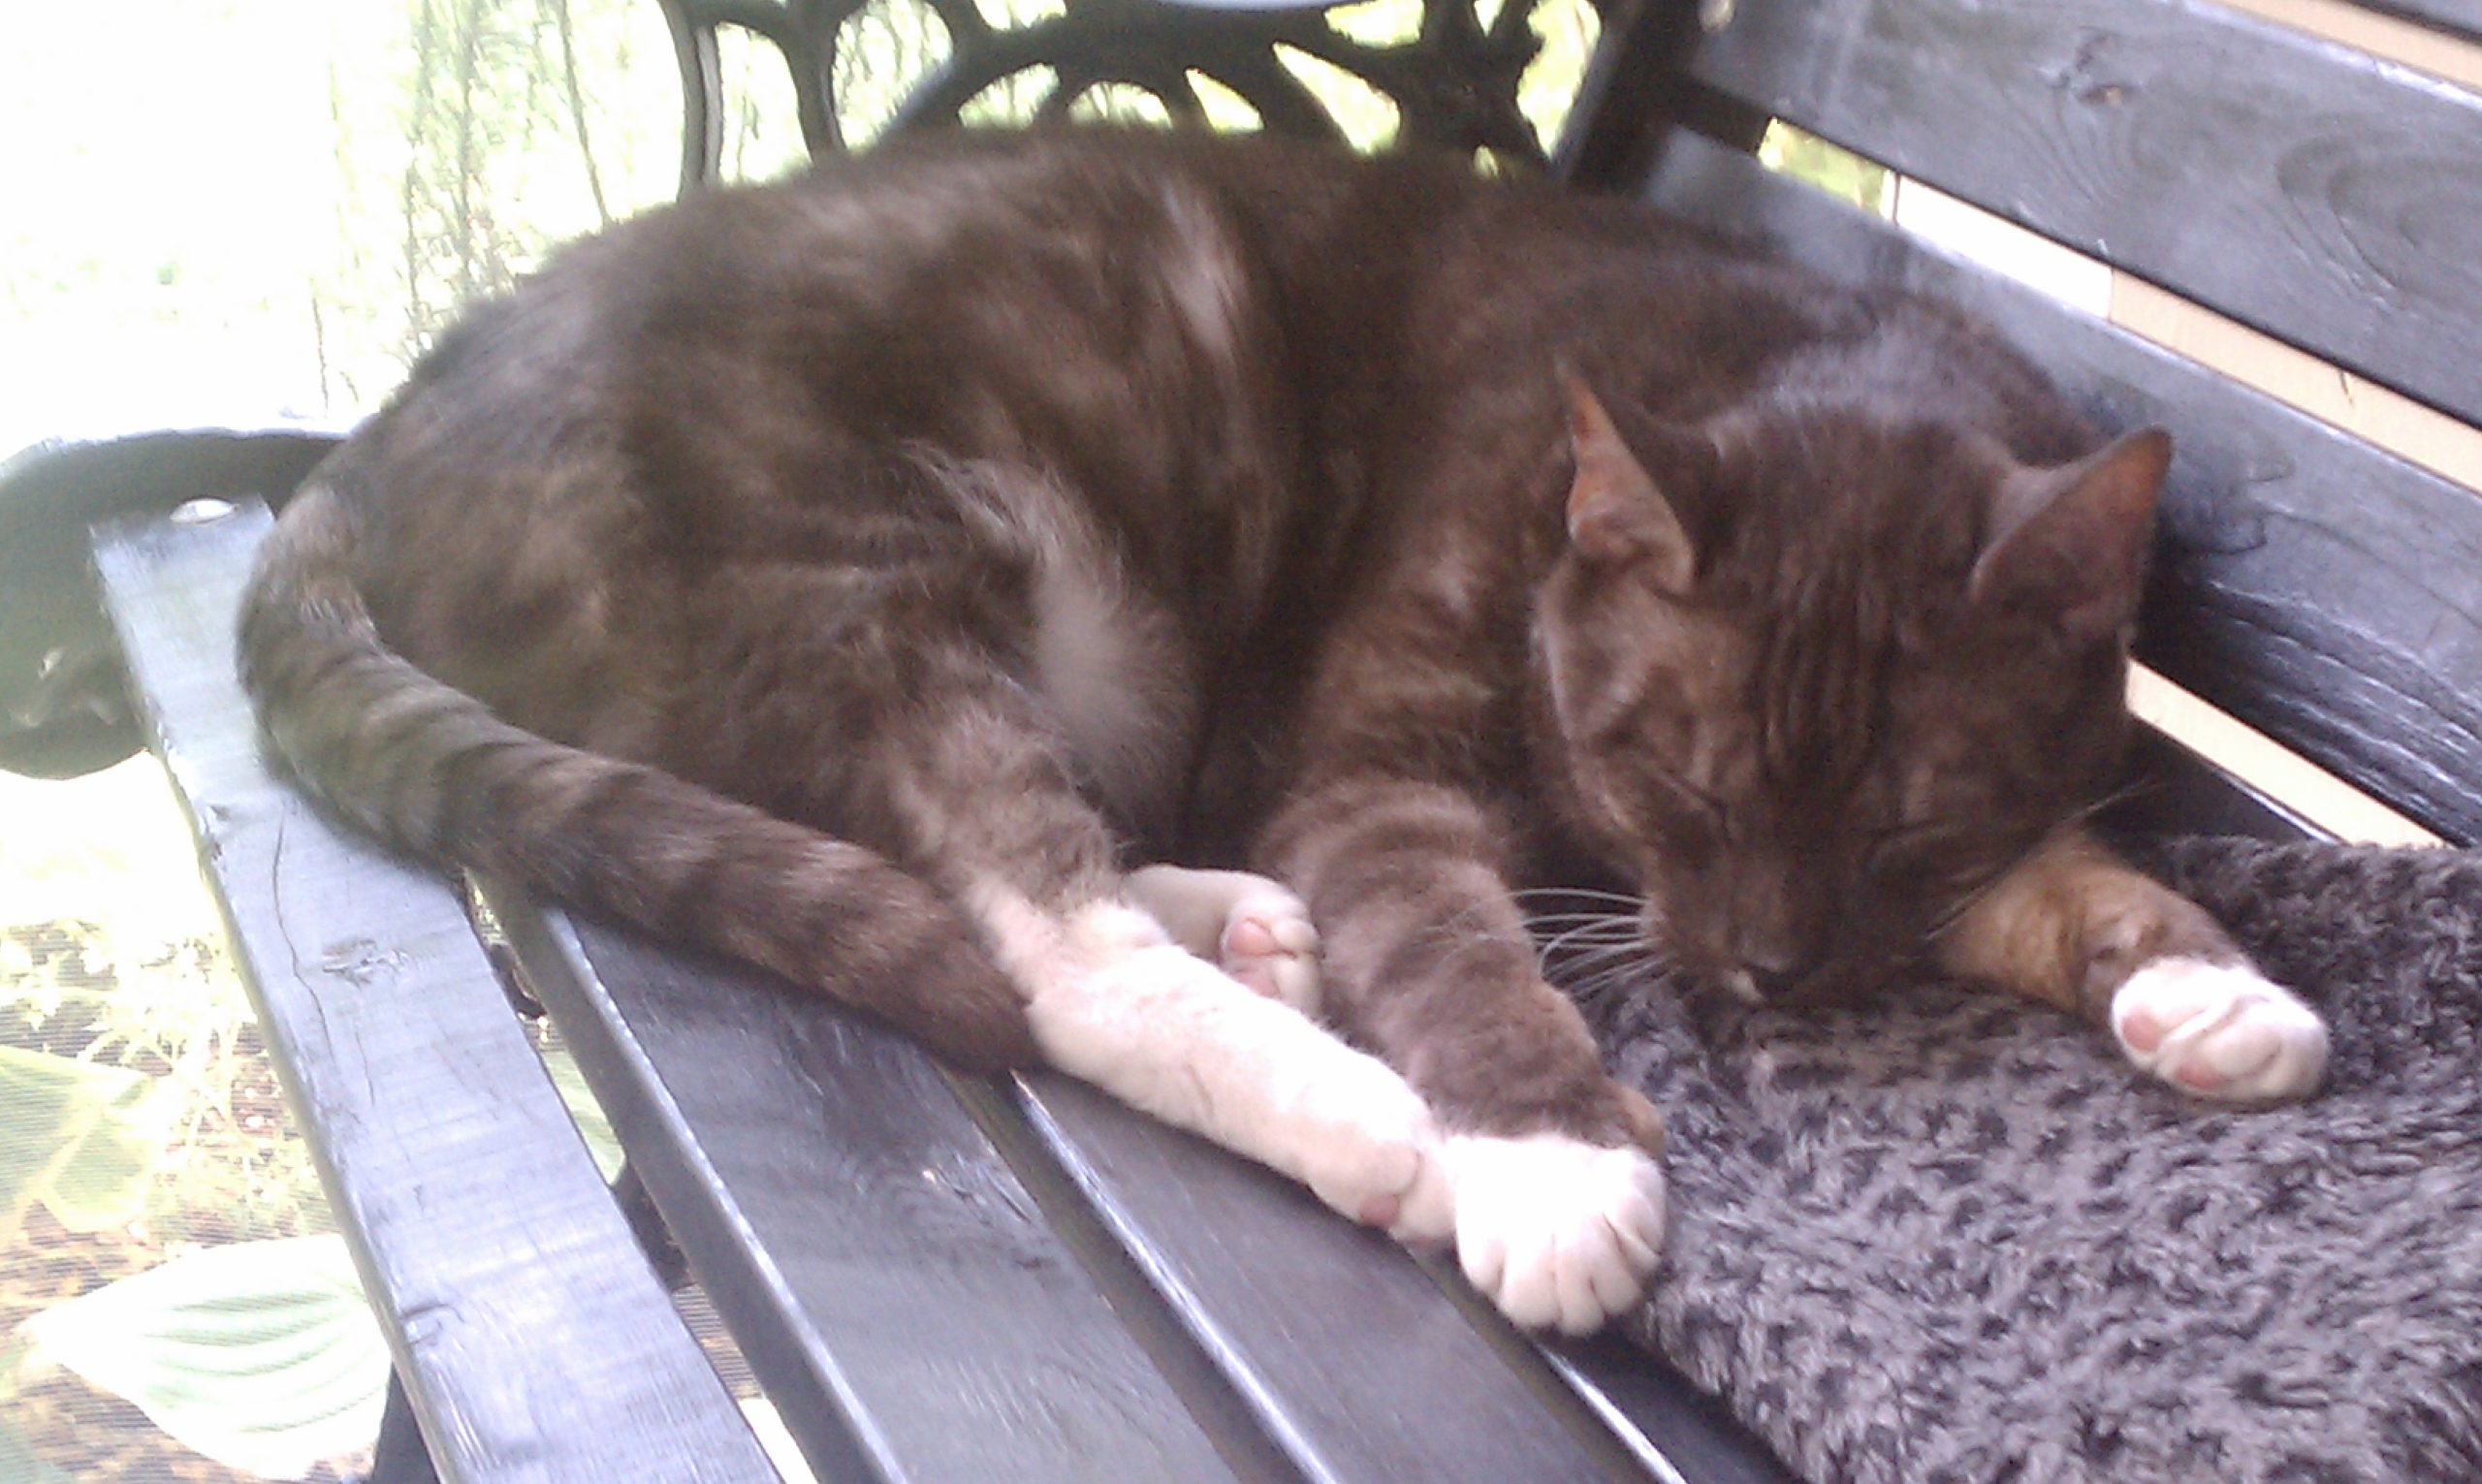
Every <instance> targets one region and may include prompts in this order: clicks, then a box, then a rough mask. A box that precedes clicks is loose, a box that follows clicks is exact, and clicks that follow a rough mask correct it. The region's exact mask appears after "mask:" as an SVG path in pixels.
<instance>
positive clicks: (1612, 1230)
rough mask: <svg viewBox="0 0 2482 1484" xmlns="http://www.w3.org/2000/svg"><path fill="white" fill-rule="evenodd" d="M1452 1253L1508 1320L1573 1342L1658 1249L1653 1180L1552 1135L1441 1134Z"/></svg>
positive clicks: (1646, 1172)
mask: <svg viewBox="0 0 2482 1484" xmlns="http://www.w3.org/2000/svg"><path fill="white" fill-rule="evenodd" d="M1444 1153H1445V1157H1446V1159H1447V1163H1448V1181H1449V1184H1450V1185H1451V1186H1452V1187H1453V1189H1454V1192H1455V1199H1456V1256H1457V1262H1458V1264H1459V1266H1461V1267H1462V1268H1463V1269H1464V1270H1465V1277H1466V1279H1467V1280H1468V1281H1470V1282H1471V1283H1473V1284H1474V1286H1475V1287H1476V1288H1478V1289H1480V1290H1481V1292H1482V1293H1483V1294H1484V1296H1486V1297H1488V1298H1489V1299H1490V1300H1491V1302H1492V1303H1494V1304H1496V1305H1498V1306H1499V1309H1500V1311H1501V1312H1502V1313H1505V1314H1507V1315H1508V1316H1509V1318H1510V1319H1511V1320H1513V1321H1514V1322H1516V1323H1518V1324H1520V1325H1524V1326H1526V1327H1528V1328H1532V1329H1558V1330H1560V1331H1562V1332H1563V1333H1565V1334H1570V1335H1584V1334H1589V1333H1591V1332H1592V1331H1594V1330H1596V1329H1599V1328H1601V1327H1602V1326H1603V1324H1604V1322H1605V1321H1606V1320H1607V1319H1609V1318H1610V1317H1611V1316H1612V1315H1614V1314H1617V1313H1619V1312H1621V1311H1622V1310H1626V1309H1628V1308H1629V1307H1630V1306H1632V1305H1634V1304H1636V1303H1637V1302H1638V1300H1639V1298H1640V1297H1642V1296H1643V1295H1644V1293H1645V1289H1646V1279H1647V1277H1648V1275H1650V1274H1651V1273H1653V1271H1654V1268H1655V1260H1656V1258H1657V1256H1658V1255H1659V1254H1660V1253H1661V1252H1662V1250H1663V1242H1664V1178H1663V1171H1662V1170H1660V1169H1659V1168H1657V1167H1656V1165H1655V1162H1654V1161H1653V1160H1652V1159H1650V1158H1648V1157H1647V1156H1646V1154H1645V1153H1644V1152H1642V1151H1639V1150H1636V1149H1605V1148H1601V1147H1598V1146H1595V1145H1591V1144H1586V1143H1584V1142H1582V1141H1580V1140H1576V1139H1572V1138H1569V1137H1566V1136H1565V1135H1559V1134H1532V1135H1527V1136H1525V1137H1522V1138H1498V1137H1493V1136H1489V1135H1482V1134H1458V1135H1453V1136H1451V1137H1450V1138H1449V1139H1448V1142H1447V1145H1446V1148H1445V1151H1444Z"/></svg>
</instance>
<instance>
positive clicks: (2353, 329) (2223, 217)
mask: <svg viewBox="0 0 2482 1484" xmlns="http://www.w3.org/2000/svg"><path fill="white" fill-rule="evenodd" d="M1696 72H1697V76H1698V77H1699V78H1700V79H1701V80H1702V81H1704V82H1705V83H1707V84H1709V85H1710V86H1713V87H1715V88H1718V89H1720V90H1722V91H1724V92H1727V93H1730V94H1733V95H1734V96H1736V97H1739V98H1743V99H1746V100H1749V101H1751V102H1753V103H1755V104H1757V105H1759V106H1760V107H1763V108H1765V109H1767V110H1768V111H1772V112H1773V113H1775V114H1776V115H1777V116H1778V117H1781V118H1783V119H1785V120H1786V121H1788V122H1791V123H1794V124H1798V125H1799V126H1800V127H1802V128H1804V129H1807V130H1809V131H1811V132H1812V133H1815V134H1819V135H1822V136H1824V137H1826V138H1828V139H1830V140H1832V141H1834V142H1837V143H1839V144H1842V145H1844V146H1845V147H1847V148H1850V149H1853V150H1855V151H1857V152H1859V153H1862V154H1863V155H1867V156H1869V157H1870V158H1872V159H1876V160H1879V161H1880V162H1882V163H1884V164H1886V165H1889V166H1891V167H1893V168H1894V169H1896V170H1898V171H1901V172H1903V173H1904V174H1907V175H1910V176H1913V177H1916V178H1919V179H1922V180H1924V181H1925V182H1927V183H1929V184H1931V185H1933V186H1936V187H1938V188H1939V189H1941V190H1943V191H1947V192H1949V193H1950V194H1952V195H1956V196H1959V197H1962V198H1964V199H1965V200H1967V201H1970V202H1973V203H1975V204H1976V205H1982V206H1984V207H1986V208H1988V209H1990V210H1993V211H1996V212H1998V213H1999V214H2001V215H2003V216H2006V217H2009V218H2011V219H2012V220H2015V221H2018V222H2020V223H2021V224H2022V225H2025V226H2028V227H2031V228H2033V229H2034V230H2035V231H2037V232H2040V233H2043V234H2044V235H2046V236H2049V237H2053V238H2056V239H2057V240H2060V241H2062V242H2065V243H2067V244H2069V245H2070V246H2072V247H2075V248H2077V249H2079V250H2080V251H2082V252H2084V253H2087V254H2088V255H2090V256H2093V257H2096V258H2100V259H2102V260H2104V261H2106V262H2109V263H2112V264H2114V265H2116V266H2117V267H2120V268H2126V269H2128V270H2130V271H2132V272H2134V273H2136V274H2138V275H2139V276H2141V277H2144V278H2147V279H2150V280H2152V281H2153V282H2155V283H2158V284H2161V285H2163V286H2164V287H2166V288H2169V289H2171V290H2173V291H2174V292H2175V293H2178V294H2180V295H2182V296H2184V297H2186V298H2189V299H2192V300H2197V301H2198V302H2200V303H2203V304H2206V305H2208V306H2209V307H2211V308H2213V309H2216V310H2219V311H2221V312H2222V313H2224V314H2227V315H2229V316H2231V317H2233V318H2235V319H2237V320H2240V321H2241V322H2243V323H2244V324H2247V325H2250V326H2252V327H2255V328H2257V329H2259V330H2262V331H2265V332H2268V333H2271V334H2274V335H2276V336H2278V337H2280V338H2283V339H2285V340H2288V341H2291V342H2292V343H2294V344H2296V345H2299V346H2301V347H2303V348H2304V349H2306V350H2308V351H2311V352H2313V353H2314V354H2316V355H2318V356H2320V357H2321V358H2322V359H2325V360H2327V361H2331V362H2334V363H2337V364H2339V365H2342V366H2344V367H2346V368H2348V369H2351V370H2353V371H2356V372H2359V373H2361V374H2363V375H2365V376H2368V377H2370V378H2371V379H2372V380H2374V381H2377V382H2380V383H2382V384H2384V385H2387V386H2390V387H2394V388H2396V389H2398V390H2400V391H2402V392H2403V393H2405V394H2407V395H2411V396H2413V397H2415V398H2417V399H2419V400H2422V401H2425V402H2428V403H2430V404H2431V405H2432V406H2434V407H2437V408H2440V409H2442V410H2444V411H2447V412H2449V413H2452V414H2455V415H2456V416H2459V417H2462V418H2464V419H2465V420H2466V421H2467V422H2474V421H2482V376H2477V375H2476V374H2475V369H2474V366H2475V361H2474V357H2475V349H2474V348H2475V347H2476V346H2482V98H2477V97H2475V96H2473V95H2472V94H2469V93H2466V92H2464V91H2462V90H2460V89H2458V88H2455V87H2452V86H2450V85H2448V84H2446V83H2443V82H2439V81H2436V80H2434V79H2429V78H2426V77H2423V76H2421V75H2419V74H2416V73H2414V72H2412V71H2410V70H2409V69H2406V68H2402V67H2398V66H2394V65H2392V64H2387V63H2382V62H2379V61H2376V60H2373V59H2371V58H2370V57H2367V56H2363V55H2361V54H2360V53H2357V52H2353V51H2350V50H2348V49H2346V48H2343V47H2338V46H2335V45H2333V44H2330V43H2327V42H2323V41H2319V40H2316V39H2313V38H2309V37H2306V36H2302V35H2299V34H2296V33H2293V32H2290V31H2287V30H2284V29H2282V28H2280V27H2277V26H2275V25H2272V24H2269V23H2267V22H2264V21H2261V20H2258V19H2256V18H2254V17H2250V16H2239V15H2235V14H2233V13H2231V12H2229V11H2225V10H2222V9H2219V8H2217V7H2214V6H2212V5H2209V4H2205V3H2181V0H1743V3H1742V4H1741V5H1740V7H1739V12H1738V15H1737V16H1735V18H1734V20H1733V22H1732V23H1731V24H1730V25H1729V26H1727V27H1725V28H1724V30H1723V31H1722V32H1721V33H1719V34H1718V35H1716V36H1714V37H1712V38H1711V39H1710V40H1709V41H1708V43H1707V44H1706V45H1705V46H1704V47H1702V48H1701V50H1700V52H1699V54H1698V57H1697V61H1696Z"/></svg>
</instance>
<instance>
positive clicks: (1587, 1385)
mask: <svg viewBox="0 0 2482 1484" xmlns="http://www.w3.org/2000/svg"><path fill="white" fill-rule="evenodd" d="M1545 1356H1546V1358H1547V1359H1548V1360H1549V1362H1550V1364H1551V1367H1552V1369H1553V1371H1555V1372H1556V1373H1558V1374H1559V1376H1560V1378H1561V1379H1562V1380H1563V1381H1566V1382H1567V1383H1568V1384H1569V1385H1570V1387H1572V1388H1573V1389H1574V1390H1575V1391H1576V1393H1577V1394H1578V1395H1579V1396H1580V1397H1582V1398H1584V1399H1585V1401H1586V1402H1587V1405H1590V1406H1592V1407H1593V1408H1594V1409H1595V1410H1596V1411H1597V1412H1598V1413H1599V1414H1600V1415H1601V1416H1602V1417H1603V1418H1604V1419H1605V1420H1606V1421H1607V1422H1608V1423H1609V1424H1610V1425H1611V1426H1612V1427H1613V1428H1614V1429H1615V1430H1617V1431H1620V1432H1621V1433H1622V1434H1623V1436H1625V1437H1630V1438H1631V1439H1632V1441H1633V1444H1634V1447H1635V1449H1636V1450H1638V1451H1639V1452H1640V1453H1641V1455H1642V1456H1646V1457H1647V1458H1648V1460H1649V1463H1650V1466H1651V1470H1652V1472H1653V1473H1654V1474H1655V1476H1656V1477H1657V1478H1659V1479H1662V1480H1664V1481H1665V1484H1795V1480H1794V1476H1793V1474H1792V1472H1791V1471H1790V1470H1788V1469H1787V1468H1785V1467H1784V1465H1783V1464H1782V1463H1781V1462H1780V1461H1779V1460H1777V1458H1776V1457H1775V1455H1774V1454H1772V1453H1769V1452H1768V1451H1767V1450H1766V1445H1765V1444H1764V1443H1761V1442H1760V1441H1758V1439H1756V1438H1755V1437H1751V1436H1750V1435H1749V1433H1748V1431H1747V1430H1745V1429H1744V1428H1742V1427H1741V1425H1740V1424H1739V1423H1737V1422H1735V1421H1734V1420H1733V1417H1732V1414H1731V1413H1729V1412H1727V1411H1726V1410H1725V1409H1724V1405H1723V1404H1722V1403H1720V1402H1718V1401H1716V1400H1715V1399H1714V1398H1712V1397H1709V1396H1707V1395H1705V1394H1704V1393H1703V1392H1701V1391H1699V1390H1698V1389H1697V1388H1696V1387H1695V1386H1693V1385H1691V1384H1690V1383H1689V1381H1688V1380H1687V1379H1686V1378H1685V1377H1683V1376H1682V1375H1681V1374H1680V1373H1678V1372H1675V1371H1673V1370H1672V1369H1671V1367H1669V1366H1667V1365H1664V1364H1663V1363H1662V1362H1660V1361H1655V1360H1653V1359H1652V1358H1651V1357H1649V1356H1648V1355H1647V1354H1646V1352H1644V1351H1642V1350H1639V1349H1637V1348H1635V1347H1633V1346H1631V1345H1629V1344H1627V1343H1625V1342H1621V1341H1618V1340H1614V1339H1611V1338H1610V1337H1608V1336H1603V1337H1598V1338H1596V1339H1594V1340H1590V1341H1585V1342H1562V1343H1560V1344H1557V1345H1554V1346H1551V1347H1550V1348H1549V1349H1548V1350H1546V1352H1545Z"/></svg>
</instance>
